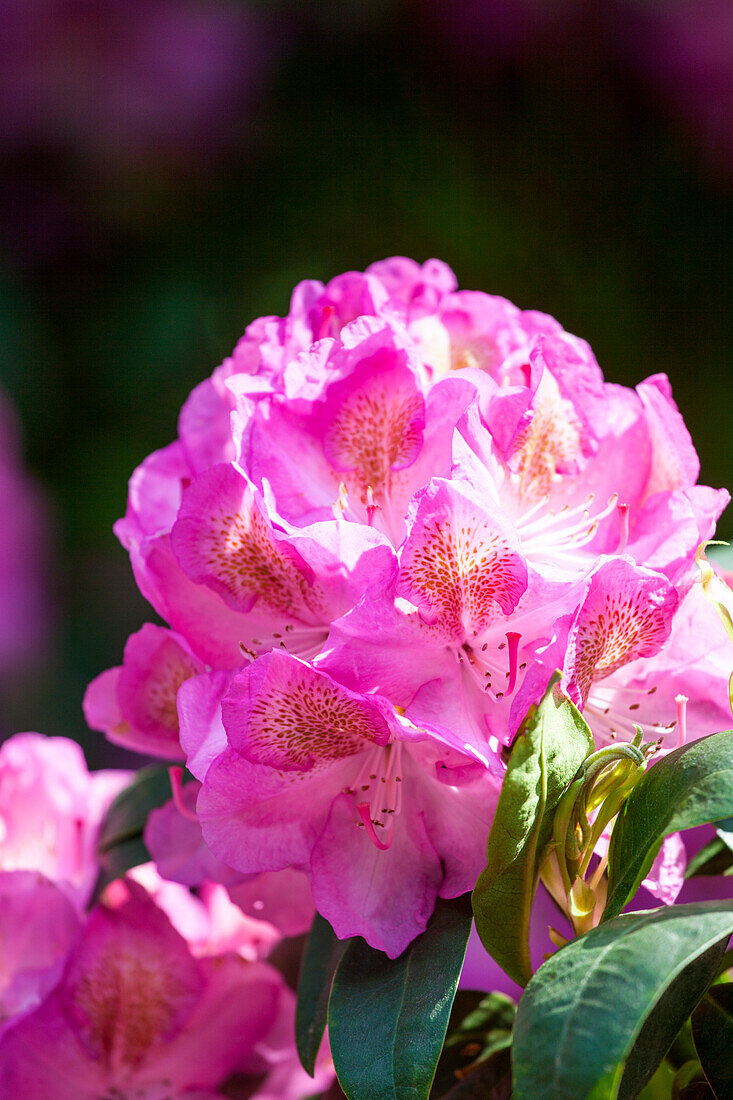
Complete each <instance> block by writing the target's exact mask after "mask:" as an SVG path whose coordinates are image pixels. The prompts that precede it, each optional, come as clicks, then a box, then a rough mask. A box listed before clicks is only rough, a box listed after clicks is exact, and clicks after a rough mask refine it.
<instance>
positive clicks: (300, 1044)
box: [295, 913, 350, 1077]
mask: <svg viewBox="0 0 733 1100" xmlns="http://www.w3.org/2000/svg"><path fill="white" fill-rule="evenodd" d="M349 943H350V941H349V940H340V939H338V937H337V935H336V933H335V932H334V930H333V928H332V927H331V925H330V924H329V923H328V921H327V920H326V919H325V917H322V916H321V914H320V913H316V915H315V917H314V918H313V924H312V926H311V930H310V935H309V937H308V942H307V944H306V948H305V952H304V953H303V962H302V964H301V967H300V979H299V981H298V1004H297V1007H296V1010H295V1045H296V1047H297V1048H298V1057H299V1058H300V1060H301V1062H302V1064H303V1068H304V1069H305V1071H306V1073H309V1074H310V1075H311V1077H312V1076H313V1071H314V1068H315V1064H316V1058H317V1057H318V1048H319V1047H320V1045H321V1039H322V1038H323V1032H324V1031H325V1028H326V1019H327V1015H328V999H329V997H330V995H331V984H332V982H333V976H334V974H335V973H336V969H337V967H338V965H339V963H340V962H341V959H342V958H343V955H344V952H345V951H346V948H347V947H348V946H349Z"/></svg>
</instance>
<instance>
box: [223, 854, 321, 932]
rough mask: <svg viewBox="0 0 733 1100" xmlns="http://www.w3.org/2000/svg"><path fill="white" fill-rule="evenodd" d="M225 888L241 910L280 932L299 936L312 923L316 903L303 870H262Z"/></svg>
mask: <svg viewBox="0 0 733 1100" xmlns="http://www.w3.org/2000/svg"><path fill="white" fill-rule="evenodd" d="M227 889H228V890H229V897H230V898H231V899H232V901H233V902H234V904H235V905H238V906H239V908H240V909H241V910H242V912H243V913H245V914H246V915H247V916H249V917H252V918H254V919H255V920H260V921H267V922H268V923H269V924H272V925H274V926H275V928H277V929H279V931H280V932H281V933H282V934H283V936H300V935H302V934H303V933H304V932H307V931H308V929H309V928H310V926H311V923H312V921H313V914H314V912H315V907H314V905H313V897H312V895H311V888H310V884H309V882H308V877H307V875H305V874H304V873H303V872H302V871H296V870H294V869H293V868H290V867H288V868H286V869H285V870H283V871H263V872H262V874H260V875H255V876H254V877H252V878H249V879H247V881H246V882H238V883H236V884H235V885H234V886H229V887H227Z"/></svg>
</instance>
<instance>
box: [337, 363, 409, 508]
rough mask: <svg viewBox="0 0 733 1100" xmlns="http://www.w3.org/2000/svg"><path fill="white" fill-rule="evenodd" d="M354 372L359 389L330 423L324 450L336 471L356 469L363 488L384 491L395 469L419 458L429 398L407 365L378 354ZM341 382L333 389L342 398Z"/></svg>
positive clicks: (345, 399) (349, 395)
mask: <svg viewBox="0 0 733 1100" xmlns="http://www.w3.org/2000/svg"><path fill="white" fill-rule="evenodd" d="M366 366H368V367H369V371H366V370H365V369H359V370H358V371H356V372H355V376H354V380H355V381H356V388H351V389H350V392H349V391H347V392H346V394H345V396H344V397H343V399H342V400H340V401H339V403H338V405H337V407H336V408H335V410H334V413H333V415H332V417H331V419H330V422H329V423H328V425H327V427H326V430H325V435H324V440H323V449H324V453H325V455H326V458H327V459H328V461H329V463H330V464H331V466H332V467H333V468H334V469H335V470H339V471H342V472H344V473H351V474H353V475H355V477H356V478H357V480H358V482H359V484H360V487H361V489H362V491H363V492H366V489H367V487H371V489H372V491H373V492H374V494H375V495H379V494H380V493H381V492H383V491H384V490H385V489H386V488H388V487H389V477H390V473H391V471H392V470H402V469H404V468H405V467H407V466H410V465H411V464H412V463H413V462H414V461H415V459H416V458H417V456H418V454H419V453H420V450H421V448H422V443H423V430H424V428H425V402H424V400H423V397H422V394H421V393H420V392H419V390H418V389H417V386H416V382H415V379H414V378H413V376H412V374H411V373H410V372H409V371H408V370H407V368H406V367H404V365H402V364H399V366H400V367H401V369H398V367H395V366H394V365H393V362H392V361H391V360H390V359H389V357H387V356H385V355H377V356H374V357H372V359H370V360H368V361H367V362H366V363H365V364H364V367H366ZM360 368H361V365H360ZM340 390H341V387H340V386H338V385H337V386H335V387H334V391H335V392H336V393H337V394H338V396H340Z"/></svg>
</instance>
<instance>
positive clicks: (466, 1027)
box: [430, 989, 517, 1100]
mask: <svg viewBox="0 0 733 1100" xmlns="http://www.w3.org/2000/svg"><path fill="white" fill-rule="evenodd" d="M516 1011H517V1006H516V1005H515V1003H514V1001H512V1000H511V999H510V998H509V997H505V996H504V994H503V993H490V994H488V996H487V995H486V994H485V993H477V992H475V991H473V990H471V991H469V990H465V989H462V990H459V991H458V993H457V994H456V999H455V1001H454V1002H453V1011H452V1012H451V1017H450V1022H449V1024H448V1035H447V1038H446V1040H445V1043H444V1045H443V1051H442V1053H441V1055H440V1060H439V1062H438V1068H437V1070H436V1071H435V1080H434V1081H433V1087H432V1090H431V1092H430V1096H431V1100H433V1098H437V1097H441V1096H443V1095H444V1094H445V1093H446V1092H447V1091H448V1090H449V1089H450V1088H452V1087H453V1086H454V1085H455V1084H456V1082H457V1081H458V1080H459V1079H460V1078H461V1077H462V1076H463V1075H464V1074H465V1073H467V1072H469V1070H471V1067H473V1066H476V1065H477V1064H478V1063H480V1062H483V1061H485V1060H486V1059H487V1058H490V1057H491V1056H492V1055H493V1054H495V1053H496V1052H497V1051H499V1050H503V1049H505V1048H506V1047H508V1046H509V1045H510V1044H511V1040H512V1026H513V1024H514V1016H515V1014H516Z"/></svg>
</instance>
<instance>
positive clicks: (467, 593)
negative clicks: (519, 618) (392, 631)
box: [398, 478, 527, 642]
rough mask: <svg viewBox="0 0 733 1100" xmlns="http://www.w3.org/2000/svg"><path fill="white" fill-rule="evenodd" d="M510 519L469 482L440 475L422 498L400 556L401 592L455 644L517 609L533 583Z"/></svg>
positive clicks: (469, 637) (468, 638)
mask: <svg viewBox="0 0 733 1100" xmlns="http://www.w3.org/2000/svg"><path fill="white" fill-rule="evenodd" d="M513 541H514V540H513V539H512V537H511V533H510V530H509V529H508V525H507V524H506V523H505V521H502V520H501V519H500V518H499V517H498V516H497V515H496V514H495V513H493V512H491V511H489V510H488V509H487V508H486V507H485V506H482V504H481V503H480V502H479V501H478V500H477V499H474V496H473V493H472V491H471V490H470V489H469V487H468V486H467V485H458V484H456V483H454V482H450V481H444V480H442V479H440V478H434V479H433V480H432V481H431V482H430V485H429V486H428V487H427V489H426V490H425V491H424V492H423V494H422V495H421V496H420V498H419V504H418V506H417V511H416V515H415V521H414V523H413V525H412V527H411V530H410V533H409V535H408V538H407V540H406V542H405V544H404V546H403V548H402V552H401V556H400V577H399V582H398V592H399V593H400V595H403V596H405V597H406V598H407V599H409V600H410V601H411V602H412V603H413V604H415V605H416V606H418V607H419V608H420V609H421V610H422V612H423V617H424V618H425V619H426V621H427V622H428V623H430V624H431V625H432V624H433V623H435V624H436V627H438V628H439V629H440V632H441V633H442V634H443V635H444V636H445V637H446V638H447V639H450V640H453V641H459V642H461V641H463V640H464V639H465V640H470V639H471V638H473V637H475V636H476V635H477V634H478V633H480V632H481V631H482V630H483V629H484V628H485V627H486V626H487V625H488V623H489V622H491V620H492V618H494V617H495V615H496V609H497V607H498V608H500V609H501V610H502V611H503V612H504V613H505V614H507V615H508V614H509V613H510V612H511V611H513V610H514V608H515V607H516V605H517V603H518V601H519V599H520V597H521V595H522V593H523V592H524V591H525V589H526V587H527V565H526V562H525V561H524V559H523V558H522V556H521V555H520V554H519V553H518V551H517V550H516V549H515V548H514V546H513Z"/></svg>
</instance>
